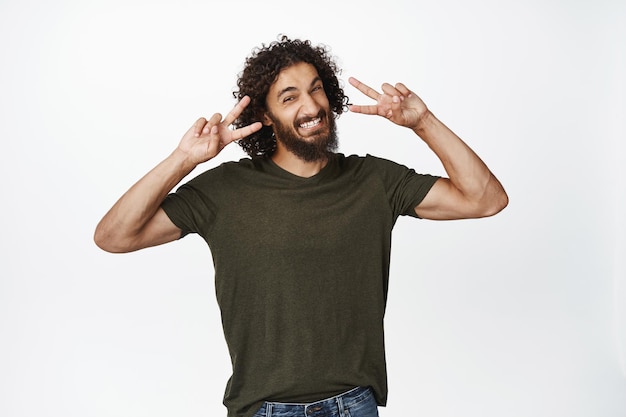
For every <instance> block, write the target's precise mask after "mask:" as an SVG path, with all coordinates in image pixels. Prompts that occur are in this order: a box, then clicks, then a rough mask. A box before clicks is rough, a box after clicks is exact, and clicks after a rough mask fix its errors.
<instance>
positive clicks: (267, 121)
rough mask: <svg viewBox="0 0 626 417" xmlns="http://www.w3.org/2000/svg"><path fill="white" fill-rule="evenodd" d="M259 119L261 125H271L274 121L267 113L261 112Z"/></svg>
mask: <svg viewBox="0 0 626 417" xmlns="http://www.w3.org/2000/svg"><path fill="white" fill-rule="evenodd" d="M261 119H263V122H262V123H263V126H272V125H273V124H274V122H272V119H270V117H269V116H268V115H267V113H263V116H262V117H261Z"/></svg>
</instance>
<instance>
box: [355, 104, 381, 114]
mask: <svg viewBox="0 0 626 417" xmlns="http://www.w3.org/2000/svg"><path fill="white" fill-rule="evenodd" d="M348 109H349V110H350V111H351V112H353V113H361V114H378V107H377V106H360V105H358V104H352V105H350V106H348Z"/></svg>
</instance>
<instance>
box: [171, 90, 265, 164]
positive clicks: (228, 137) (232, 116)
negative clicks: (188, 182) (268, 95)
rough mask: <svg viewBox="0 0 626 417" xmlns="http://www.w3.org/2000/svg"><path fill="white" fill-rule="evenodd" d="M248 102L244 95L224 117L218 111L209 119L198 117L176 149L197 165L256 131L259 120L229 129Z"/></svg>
mask: <svg viewBox="0 0 626 417" xmlns="http://www.w3.org/2000/svg"><path fill="white" fill-rule="evenodd" d="M248 104H250V97H248V96H245V97H244V98H242V99H241V101H239V102H238V103H237V104H236V105H235V107H233V109H232V110H231V111H230V112H229V113H228V114H227V115H226V117H225V118H224V119H222V115H221V114H219V113H215V114H214V115H213V116H212V117H211V118H210V119H209V120H207V119H205V118H204V117H201V118H199V119H198V120H196V122H195V123H194V124H193V126H191V128H189V130H188V131H187V133H185V135H184V136H183V138H182V140H181V141H180V144H179V145H178V149H179V150H181V151H183V152H185V154H186V155H187V156H188V160H189V161H190V162H191V163H192V164H194V165H197V164H199V163H201V162H206V161H208V160H209V159H211V158H214V157H215V156H217V154H219V153H220V152H221V151H222V149H224V147H225V146H226V145H228V144H229V143H231V142H233V141H236V140H239V139H242V138H244V137H246V136H248V135H251V134H252V133H254V132H256V131H258V130H259V129H261V127H262V126H263V125H262V124H261V123H260V122H255V123H252V124H251V125H248V126H245V127H241V128H239V129H231V124H232V123H233V122H234V121H235V120H236V119H237V117H239V115H240V114H241V112H242V111H243V109H245V108H246V106H247V105H248Z"/></svg>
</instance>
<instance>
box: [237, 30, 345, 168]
mask: <svg viewBox="0 0 626 417" xmlns="http://www.w3.org/2000/svg"><path fill="white" fill-rule="evenodd" d="M300 62H305V63H308V64H311V65H313V66H314V67H315V69H316V70H317V73H318V74H319V76H320V78H321V79H322V83H323V84H324V90H325V92H326V96H327V97H328V101H329V104H330V109H331V111H332V112H333V117H335V118H337V117H339V115H340V114H342V113H343V112H344V111H345V110H346V107H347V105H348V97H347V96H346V95H345V94H344V92H343V89H342V88H341V87H340V86H339V80H338V78H337V74H339V73H340V72H341V71H340V69H339V68H338V66H337V64H336V63H335V62H334V59H333V57H332V56H331V55H330V49H329V48H328V47H326V46H323V45H320V46H312V45H311V42H310V41H308V40H300V39H294V40H291V39H289V38H288V37H287V36H281V37H280V38H279V40H277V41H274V42H272V43H270V44H269V45H265V44H262V45H261V47H260V48H255V49H254V50H253V51H252V54H251V55H250V56H249V57H248V58H246V61H245V65H244V69H243V71H242V72H241V74H239V79H238V80H237V87H238V89H239V90H238V91H235V92H233V96H234V97H235V98H236V99H238V100H241V99H242V98H243V97H244V96H249V97H250V104H249V105H248V107H246V108H245V109H244V111H243V112H242V113H241V115H239V117H238V118H237V120H235V122H234V123H233V125H234V126H235V127H236V128H240V127H244V126H247V125H249V124H251V123H254V122H257V121H260V120H261V119H262V116H263V114H264V113H265V112H266V110H267V108H266V104H265V100H266V97H267V93H268V92H269V89H270V87H271V85H272V84H273V83H274V82H275V81H276V79H277V78H278V74H279V73H280V72H281V71H282V70H283V69H285V68H287V67H290V66H292V65H294V64H298V63H300ZM238 143H239V145H240V146H241V147H242V148H243V150H244V151H245V152H246V153H247V154H248V155H249V156H250V157H251V158H255V157H263V156H270V155H272V154H273V153H274V151H275V150H276V139H275V138H274V134H273V130H272V127H271V126H263V127H262V128H261V130H259V131H257V132H255V133H253V134H252V135H250V136H248V137H246V138H243V139H241V140H239V142H238Z"/></svg>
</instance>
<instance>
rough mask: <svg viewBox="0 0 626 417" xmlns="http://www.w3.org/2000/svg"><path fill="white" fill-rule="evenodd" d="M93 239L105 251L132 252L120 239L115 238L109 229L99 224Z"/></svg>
mask: <svg viewBox="0 0 626 417" xmlns="http://www.w3.org/2000/svg"><path fill="white" fill-rule="evenodd" d="M93 241H94V243H95V244H96V246H97V247H99V248H100V249H102V250H103V251H105V252H109V253H127V252H131V250H130V249H129V248H127V247H125V246H124V245H122V244H121V242H120V241H119V240H118V239H115V237H114V236H112V234H111V233H109V232H107V230H106V229H105V228H104V227H102V226H101V225H98V226H97V227H96V231H95V232H94V235H93Z"/></svg>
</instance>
